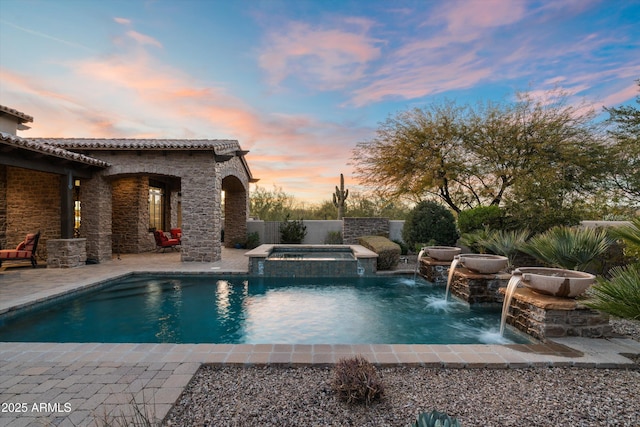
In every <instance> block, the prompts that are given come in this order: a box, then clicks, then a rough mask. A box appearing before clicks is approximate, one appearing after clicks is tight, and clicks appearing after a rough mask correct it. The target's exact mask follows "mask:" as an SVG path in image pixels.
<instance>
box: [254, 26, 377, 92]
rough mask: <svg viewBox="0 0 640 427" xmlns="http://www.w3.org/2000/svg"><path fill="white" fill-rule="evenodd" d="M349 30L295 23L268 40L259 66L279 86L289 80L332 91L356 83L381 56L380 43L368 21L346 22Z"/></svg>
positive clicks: (273, 34)
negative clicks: (353, 28) (373, 35)
mask: <svg viewBox="0 0 640 427" xmlns="http://www.w3.org/2000/svg"><path fill="white" fill-rule="evenodd" d="M343 24H348V25H350V26H355V27H356V30H355V31H349V30H346V29H339V28H332V29H317V28H312V27H311V26H310V25H309V24H305V23H299V22H294V23H291V24H289V25H288V26H287V28H285V29H283V30H279V31H274V32H272V33H271V34H269V35H268V36H267V37H266V43H265V47H264V51H263V53H262V54H261V55H260V57H259V64H260V66H261V67H262V68H263V69H264V70H265V71H266V72H267V74H268V81H269V83H270V84H271V85H273V86H278V85H279V84H280V83H281V82H282V81H283V80H285V79H286V78H288V77H290V76H291V77H294V78H297V79H299V80H301V81H303V82H304V83H305V84H308V85H310V86H314V87H318V88H320V89H324V90H333V89H338V88H342V87H344V86H346V85H347V84H348V83H352V82H354V81H357V80H358V79H359V78H361V77H362V76H363V75H364V72H365V70H366V68H367V65H368V63H369V62H370V61H372V60H374V59H376V58H378V57H379V56H380V48H379V47H377V46H376V44H378V43H379V41H378V40H375V39H373V38H371V37H369V36H368V35H367V34H366V33H367V31H368V30H369V28H370V26H371V25H372V24H371V22H370V21H368V20H365V19H356V18H351V19H346V20H345V22H344V23H343Z"/></svg>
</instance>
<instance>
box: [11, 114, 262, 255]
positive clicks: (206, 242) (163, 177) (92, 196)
mask: <svg viewBox="0 0 640 427" xmlns="http://www.w3.org/2000/svg"><path fill="white" fill-rule="evenodd" d="M32 121H33V118H32V117H30V116H28V115H26V114H24V113H21V112H18V111H16V110H13V109H10V108H8V107H4V106H0V195H2V196H4V197H2V198H1V199H0V200H2V202H0V246H1V247H2V248H12V247H14V246H15V245H17V244H18V243H19V242H20V241H21V240H23V239H24V236H25V235H26V234H27V233H29V232H37V231H40V232H41V238H40V244H39V249H38V251H37V255H38V258H39V259H41V260H43V261H46V264H47V265H48V266H49V267H75V266H78V265H81V264H84V263H85V262H90V263H101V262H104V261H106V260H110V259H111V257H112V255H113V254H114V253H115V254H121V253H144V252H150V251H153V250H155V248H156V245H155V241H154V238H153V232H154V231H155V230H162V231H169V230H170V229H172V228H179V229H181V232H182V236H181V245H180V259H181V261H183V262H188V261H200V262H212V261H217V260H220V259H221V254H222V252H221V247H222V242H221V240H222V239H221V237H222V235H223V230H224V233H225V237H226V240H225V243H226V244H227V245H232V244H233V242H238V241H244V240H245V239H246V235H247V231H246V219H247V216H248V203H249V183H250V182H255V181H257V180H256V179H254V178H253V176H252V175H251V171H250V170H249V167H248V165H247V162H246V160H245V158H244V156H245V155H246V154H247V153H248V152H247V151H244V150H242V149H241V147H240V145H239V143H238V141H235V140H209V139H205V140H173V139H84V138H32V139H27V138H22V137H20V136H17V131H18V130H25V129H28V127H26V125H25V123H29V122H32ZM225 218H226V223H225V222H224V219H225Z"/></svg>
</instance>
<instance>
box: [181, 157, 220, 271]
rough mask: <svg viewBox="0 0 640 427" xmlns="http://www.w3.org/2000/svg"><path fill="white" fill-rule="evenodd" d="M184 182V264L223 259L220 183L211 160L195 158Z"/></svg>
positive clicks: (182, 246)
mask: <svg viewBox="0 0 640 427" xmlns="http://www.w3.org/2000/svg"><path fill="white" fill-rule="evenodd" d="M191 160H192V162H191V163H190V164H189V168H190V169H189V170H188V171H187V172H186V173H185V176H183V178H182V240H181V241H182V245H181V252H180V253H181V260H182V261H202V262H212V261H219V260H220V258H221V245H220V230H221V219H220V216H221V212H220V202H221V200H220V191H221V180H220V179H219V177H218V176H217V173H216V165H215V161H214V159H213V156H211V157H202V158H199V157H196V156H194V157H192V158H191Z"/></svg>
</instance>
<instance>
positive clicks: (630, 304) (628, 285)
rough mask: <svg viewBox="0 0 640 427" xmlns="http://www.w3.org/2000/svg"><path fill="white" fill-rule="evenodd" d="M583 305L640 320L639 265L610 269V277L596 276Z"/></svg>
mask: <svg viewBox="0 0 640 427" xmlns="http://www.w3.org/2000/svg"><path fill="white" fill-rule="evenodd" d="M588 296H589V299H588V300H587V301H585V302H584V303H585V305H586V306H588V307H591V308H595V309H596V310H600V311H604V312H605V313H609V314H612V315H614V316H617V317H622V318H625V319H636V320H640V265H639V264H630V265H627V266H624V267H614V268H612V269H611V279H609V280H605V279H603V278H598V283H597V284H596V285H593V286H592V287H591V289H589V293H588Z"/></svg>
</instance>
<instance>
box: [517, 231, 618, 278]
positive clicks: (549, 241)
mask: <svg viewBox="0 0 640 427" xmlns="http://www.w3.org/2000/svg"><path fill="white" fill-rule="evenodd" d="M611 243H612V239H611V238H610V237H608V235H607V233H606V232H605V231H603V230H598V229H595V228H577V227H566V226H559V227H553V228H551V229H549V230H547V231H545V232H544V233H542V234H539V235H537V236H534V237H532V238H531V239H529V241H528V242H527V243H525V244H524V245H522V247H521V250H522V251H523V252H525V253H527V254H529V255H531V256H533V257H535V258H536V259H537V260H538V261H542V262H544V263H546V264H548V265H550V266H552V267H560V268H565V269H567V270H584V269H586V268H587V267H588V266H589V264H591V263H592V262H593V260H594V259H596V258H597V257H598V256H600V255H602V254H603V253H605V252H606V251H607V249H608V248H609V246H610V245H611Z"/></svg>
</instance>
